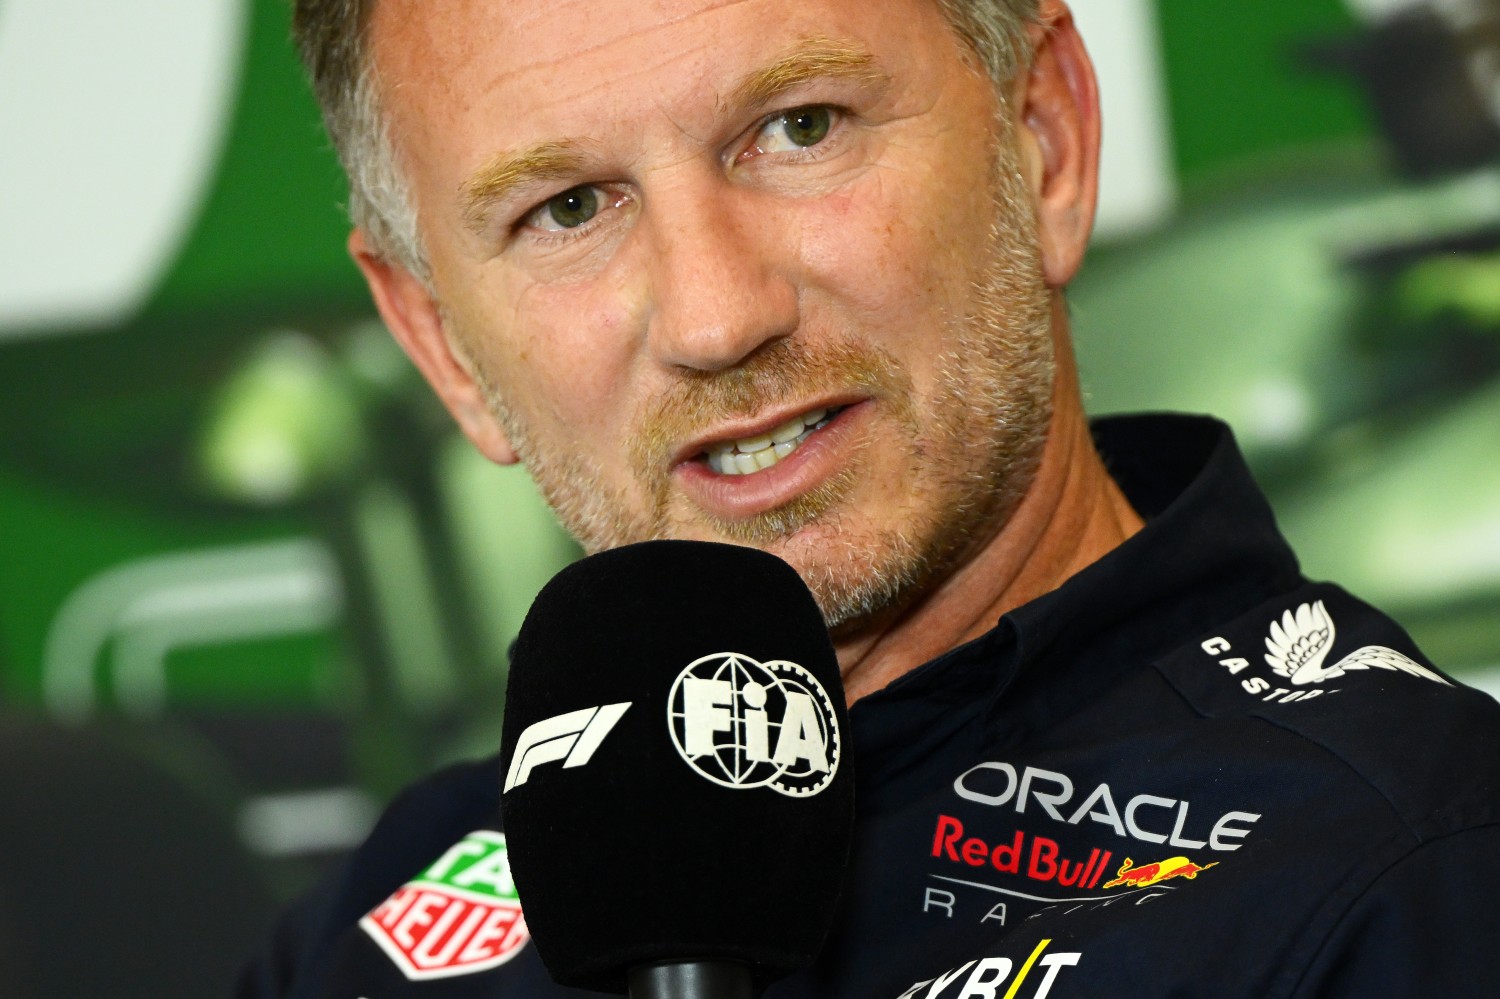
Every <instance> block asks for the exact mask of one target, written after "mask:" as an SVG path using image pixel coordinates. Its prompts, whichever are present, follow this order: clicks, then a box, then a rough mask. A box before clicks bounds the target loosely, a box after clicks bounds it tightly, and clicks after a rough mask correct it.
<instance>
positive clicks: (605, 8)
mask: <svg viewBox="0 0 1500 999" xmlns="http://www.w3.org/2000/svg"><path fill="white" fill-rule="evenodd" d="M370 28H371V34H370V38H371V43H372V54H373V58H374V60H375V64H376V68H377V70H378V74H379V78H380V80H381V89H382V97H383V100H384V103H385V105H386V107H387V109H388V111H389V113H390V114H391V115H392V116H393V118H394V124H395V125H396V129H397V134H398V137H399V139H400V140H401V141H402V144H403V145H407V144H408V143H412V142H415V144H417V145H425V144H429V143H431V142H433V141H438V142H439V143H440V144H441V143H442V142H443V141H444V140H445V139H451V137H452V136H453V134H454V132H455V129H457V130H459V131H463V132H471V133H472V132H474V131H475V130H476V125H479V126H481V127H480V129H479V130H481V131H487V132H491V133H493V134H494V136H495V137H501V136H503V137H505V138H507V139H512V138H513V139H514V140H515V141H528V140H530V141H535V140H537V139H538V138H549V137H552V136H553V135H554V134H556V133H557V131H558V130H563V131H565V132H566V131H571V130H573V129H577V128H579V127H588V126H589V124H590V122H589V121H588V116H589V115H591V114H593V115H596V116H597V115H600V114H603V115H606V116H609V119H608V120H619V121H628V120H629V119H630V118H632V117H634V116H639V115H640V114H642V113H643V111H650V110H654V111H664V112H665V113H666V114H668V115H672V114H673V113H674V112H675V110H676V109H677V108H676V106H677V105H682V106H687V105H693V106H699V107H701V106H703V105H704V104H705V102H707V103H709V104H712V102H714V101H718V100H722V99H723V98H724V97H725V96H726V95H727V94H728V93H730V92H731V91H732V89H733V87H734V85H735V83H736V82H738V80H739V79H740V78H741V77H742V76H743V74H745V73H748V72H751V71H753V70H754V69H756V68H758V67H761V66H763V65H764V64H765V63H766V62H768V61H771V60H773V59H775V58H776V57H777V56H778V55H780V54H782V53H784V52H785V51H786V50H787V49H788V47H789V46H792V45H795V44H796V43H797V42H798V41H800V40H805V39H809V38H833V39H837V40H847V41H850V42H852V43H855V44H857V45H858V46H859V47H861V48H864V49H866V50H868V51H870V52H871V53H872V54H873V55H874V57H875V58H876V60H877V61H879V62H880V63H881V64H882V68H883V69H885V70H886V71H888V72H894V73H899V72H900V70H901V67H902V65H903V64H906V65H910V64H913V63H917V62H921V61H922V58H923V57H924V56H925V57H926V58H931V57H932V55H933V53H934V49H936V50H946V51H945V54H946V55H947V56H948V57H950V58H951V57H952V56H953V55H954V54H955V53H957V52H958V51H961V47H960V46H959V44H958V43H957V40H956V39H955V37H954V36H953V35H952V34H951V32H950V31H949V29H948V28H947V25H946V22H945V21H944V20H943V18H942V15H941V14H940V13H939V12H938V10H937V5H936V4H935V3H933V2H932V0H441V2H434V0H381V2H380V3H379V4H378V5H377V6H376V8H375V13H374V16H373V19H372V22H371V26H370ZM594 124H597V122H594ZM683 126H684V127H688V123H687V122H686V121H684V122H683ZM448 152H449V153H450V154H451V153H454V152H457V150H452V149H450V150H448Z"/></svg>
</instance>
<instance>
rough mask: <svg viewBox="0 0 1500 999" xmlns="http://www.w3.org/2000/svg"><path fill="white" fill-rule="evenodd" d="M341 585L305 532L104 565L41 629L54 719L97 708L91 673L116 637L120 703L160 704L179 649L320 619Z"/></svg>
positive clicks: (286, 630) (331, 610) (46, 692)
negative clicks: (172, 657)
mask: <svg viewBox="0 0 1500 999" xmlns="http://www.w3.org/2000/svg"><path fill="white" fill-rule="evenodd" d="M342 601H343V589H342V586H341V584H340V580H339V575H338V567H337V565H336V564H335V562H334V558H333V554H332V552H330V551H329V550H328V548H327V546H326V545H324V544H323V543H322V542H320V541H315V540H313V539H310V538H292V539H289V540H284V541H269V542H259V543H256V544H249V545H238V546H234V547H229V548H210V549H205V550H202V551H193V552H182V553H175V554H171V555H160V556H155V557H152V558H146V559H141V560H139V561H136V562H130V563H127V564H125V565H121V566H117V567H115V568H112V569H108V570H106V571H104V572H102V573H100V574H99V575H97V576H94V577H93V578H91V579H89V580H88V581H87V582H85V583H84V584H83V585H82V586H80V587H78V589H76V590H74V591H73V592H72V593H71V594H70V595H69V596H68V599H67V600H65V601H64V602H63V604H62V606H61V607H60V608H59V609H58V611H57V615H56V616H55V617H54V618H53V619H52V625H51V628H50V629H49V630H48V632H47V644H46V650H45V652H44V655H43V661H42V696H43V698H44V699H45V701H46V704H47V708H48V710H49V711H50V712H51V713H52V714H53V716H54V717H56V718H57V719H59V720H61V721H68V722H79V721H84V720H86V719H87V718H88V717H89V716H90V715H92V714H93V713H94V712H95V710H97V708H98V686H99V684H98V674H99V667H100V663H101V661H102V660H103V659H104V658H105V652H106V651H107V650H108V649H109V647H110V646H111V645H112V644H113V645H114V647H115V656H114V657H113V664H114V670H113V676H114V688H115V698H116V700H117V701H118V702H119V705H120V707H121V708H122V709H124V710H126V711H128V712H131V713H134V714H142V715H150V714H156V713H159V712H160V711H161V710H162V709H163V708H164V707H165V706H166V700H167V677H166V663H167V658H168V656H169V655H170V654H171V653H172V652H173V651H175V650H177V649H183V648H189V647H193V646H205V645H216V644H222V643H225V642H233V641H243V640H247V639H254V638H270V637H275V636H278V635H293V634H302V633H305V632H309V631H317V630H319V629H322V628H327V627H329V626H330V625H332V624H333V622H334V621H335V620H336V619H337V615H338V613H339V610H340V608H341V606H342Z"/></svg>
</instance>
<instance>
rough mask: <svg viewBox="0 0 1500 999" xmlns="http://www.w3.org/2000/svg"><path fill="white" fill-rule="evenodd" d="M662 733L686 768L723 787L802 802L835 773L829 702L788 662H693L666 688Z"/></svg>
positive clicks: (719, 657)
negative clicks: (668, 691) (760, 790)
mask: <svg viewBox="0 0 1500 999" xmlns="http://www.w3.org/2000/svg"><path fill="white" fill-rule="evenodd" d="M667 726H668V728H669V730H670V731H671V733H672V742H673V743H674V744H675V745H676V746H677V751H678V752H679V753H681V754H682V758H683V759H684V760H686V761H687V762H688V765H689V766H691V767H692V768H693V769H694V770H696V771H697V772H698V773H699V774H701V775H702V776H704V777H706V778H708V779H709V780H711V781H713V782H714V783H715V784H720V785H722V786H724V787H732V788H755V787H769V788H771V789H772V790H774V791H777V792H779V793H781V794H785V795H790V796H792V797H804V796H807V795H813V794H817V793H818V792H820V791H822V790H823V788H825V787H827V786H828V783H829V781H831V780H833V775H834V774H835V773H837V772H838V766H839V747H840V738H839V729H838V718H837V716H836V715H835V714H834V710H833V702H832V701H830V700H829V698H828V693H827V691H825V690H824V689H823V686H822V684H820V683H819V682H818V680H817V678H816V677H814V676H813V675H812V674H811V673H810V672H808V671H807V670H806V669H804V668H803V667H801V666H798V665H797V664H796V663H793V662H787V661H785V660H774V661H772V662H767V663H761V662H757V661H756V660H755V659H753V658H751V657H750V656H745V655H740V654H738V653H734V652H719V653H715V654H714V655H711V656H704V657H703V658H701V659H698V660H695V661H694V662H692V663H691V664H690V665H689V666H688V667H687V668H686V669H685V670H683V671H682V673H681V674H680V675H679V676H678V677H677V682H676V683H674V684H673V685H672V691H671V694H670V695H669V696H668V698H667Z"/></svg>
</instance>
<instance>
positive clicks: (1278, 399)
mask: <svg viewBox="0 0 1500 999" xmlns="http://www.w3.org/2000/svg"><path fill="white" fill-rule="evenodd" d="M1240 405H1241V410H1242V411H1241V412H1240V413H1237V414H1236V415H1237V416H1238V419H1235V420H1234V421H1233V422H1234V425H1235V427H1236V428H1237V429H1238V430H1239V431H1240V434H1241V436H1242V437H1243V438H1245V440H1246V441H1247V442H1253V443H1254V444H1258V445H1264V446H1267V447H1288V446H1291V445H1294V444H1300V443H1302V441H1303V440H1304V439H1305V438H1306V437H1307V435H1308V434H1309V433H1310V432H1311V431H1312V429H1313V422H1314V420H1313V417H1314V410H1315V407H1314V405H1313V401H1312V399H1311V398H1309V397H1308V393H1307V389H1306V388H1305V387H1304V386H1303V385H1301V384H1300V383H1298V382H1296V381H1293V380H1292V379H1290V378H1285V377H1281V376H1271V377H1267V378H1262V379H1260V380H1259V381H1257V382H1255V383H1254V384H1252V385H1251V386H1250V388H1249V389H1248V391H1247V392H1246V393H1245V398H1244V399H1243V400H1242V401H1241V404H1240Z"/></svg>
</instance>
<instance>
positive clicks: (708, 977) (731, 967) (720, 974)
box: [629, 961, 755, 999]
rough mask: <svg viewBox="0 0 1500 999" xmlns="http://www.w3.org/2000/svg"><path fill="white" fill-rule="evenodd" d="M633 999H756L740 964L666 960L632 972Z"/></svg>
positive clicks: (639, 967) (631, 989) (645, 965)
mask: <svg viewBox="0 0 1500 999" xmlns="http://www.w3.org/2000/svg"><path fill="white" fill-rule="evenodd" d="M629 984H630V999H755V992H754V991H753V990H752V989H751V987H750V968H749V967H748V966H747V965H743V964H740V963H739V962H738V961H662V962H659V963H657V964H641V965H637V966H636V967H634V968H631V969H630V977H629Z"/></svg>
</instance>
